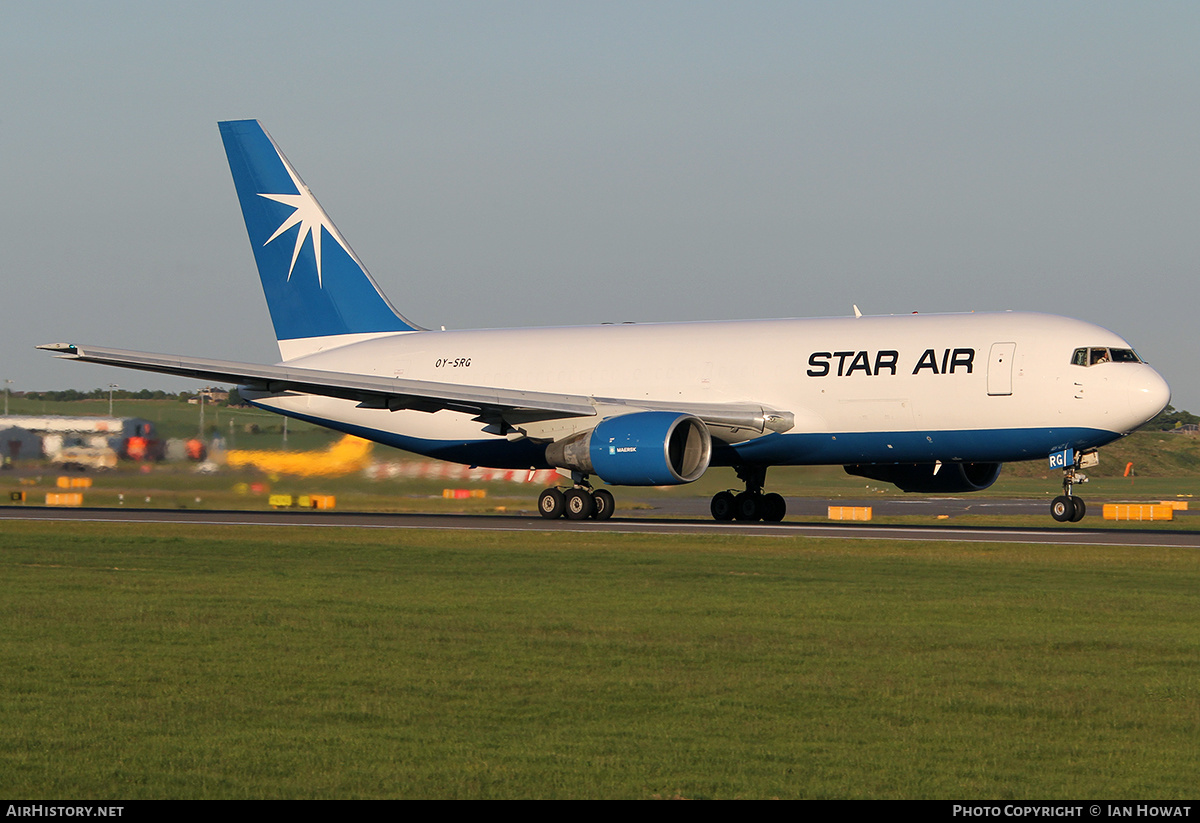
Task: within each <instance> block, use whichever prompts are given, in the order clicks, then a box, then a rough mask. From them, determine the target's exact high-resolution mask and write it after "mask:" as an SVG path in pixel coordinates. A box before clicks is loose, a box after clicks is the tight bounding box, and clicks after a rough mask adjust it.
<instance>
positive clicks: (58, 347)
mask: <svg viewBox="0 0 1200 823" xmlns="http://www.w3.org/2000/svg"><path fill="white" fill-rule="evenodd" d="M37 348H39V349H41V350H42V351H53V352H58V353H59V354H78V353H79V349H78V348H76V347H75V344H74V343H43V344H42V345H40V346H38V347H37Z"/></svg>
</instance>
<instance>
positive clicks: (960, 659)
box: [0, 522, 1200, 799]
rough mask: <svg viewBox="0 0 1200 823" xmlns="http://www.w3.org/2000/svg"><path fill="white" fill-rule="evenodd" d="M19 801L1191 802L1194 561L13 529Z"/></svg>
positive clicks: (3, 770) (10, 688)
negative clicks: (660, 799) (771, 799)
mask: <svg viewBox="0 0 1200 823" xmlns="http://www.w3.org/2000/svg"><path fill="white" fill-rule="evenodd" d="M0 546H2V549H0V563H2V565H0V568H2V569H3V571H2V572H0V574H2V578H0V581H2V583H3V587H4V593H5V594H4V597H3V598H2V599H0V625H3V626H4V632H3V634H2V635H0V701H2V703H3V707H2V709H0V794H3V796H5V797H8V798H15V797H26V798H64V797H70V798H80V799H83V798H98V799H103V798H121V799H132V798H143V797H146V798H154V797H233V798H244V797H470V798H494V797H565V798H576V797H629V798H648V797H676V796H679V797H689V798H701V797H708V798H732V797H755V798H757V797H787V798H806V797H875V798H902V797H945V798H1072V799H1079V798H1113V797H1121V798H1156V799H1165V798H1183V799H1186V798H1192V797H1194V796H1195V791H1196V785H1197V775H1198V774H1200V746H1197V744H1196V741H1197V739H1200V621H1197V620H1196V607H1197V591H1198V588H1200V587H1198V584H1200V555H1198V554H1197V552H1196V551H1195V550H1194V549H1181V550H1169V549H1153V550H1151V549H1116V548H1094V547H1091V548H1074V547H1072V548H1058V547H1055V548H1050V547H1037V548H1032V547H1020V546H996V545H970V546H967V545H963V544H930V545H920V544H903V545H900V544H886V543H882V542H873V541H870V540H863V541H821V540H804V541H794V540H779V539H768V538H727V537H719V536H713V537H701V538H682V537H679V538H676V537H652V538H651V537H638V536H632V535H616V536H600V535H585V534H570V535H567V534H560V535H553V534H551V535H538V534H530V535H511V534H501V533H479V532H472V533H469V534H463V533H432V532H420V531H368V530H343V529H329V530H326V529H295V528H255V529H244V528H242V529H239V528H236V527H209V528H199V527H161V526H141V525H139V526H132V525H130V526H126V525H100V524H96V525H85V524H80V525H63V524H53V525H51V524H35V523H17V522H5V523H2V524H0Z"/></svg>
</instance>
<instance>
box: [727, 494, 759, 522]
mask: <svg viewBox="0 0 1200 823" xmlns="http://www.w3.org/2000/svg"><path fill="white" fill-rule="evenodd" d="M762 514H763V502H762V495H761V494H756V493H754V492H742V493H741V494H739V495H738V496H737V497H735V498H733V516H734V517H735V518H737V519H738V520H751V521H753V520H761V519H762Z"/></svg>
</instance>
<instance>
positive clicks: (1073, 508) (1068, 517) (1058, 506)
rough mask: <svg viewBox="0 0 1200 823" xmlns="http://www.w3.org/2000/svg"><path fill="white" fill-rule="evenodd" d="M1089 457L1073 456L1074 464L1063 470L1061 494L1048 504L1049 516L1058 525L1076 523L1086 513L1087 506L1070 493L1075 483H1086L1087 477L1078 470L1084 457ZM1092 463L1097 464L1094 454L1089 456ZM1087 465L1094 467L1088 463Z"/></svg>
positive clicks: (1082, 455)
mask: <svg viewBox="0 0 1200 823" xmlns="http://www.w3.org/2000/svg"><path fill="white" fill-rule="evenodd" d="M1087 456H1089V455H1084V454H1075V455H1074V456H1073V460H1074V462H1072V463H1071V465H1069V466H1067V467H1066V468H1064V469H1063V482H1062V484H1063V493H1062V494H1060V495H1059V496H1058V497H1056V498H1054V500H1052V501H1051V503H1050V516H1051V517H1053V518H1054V519H1055V520H1057V521H1058V522H1059V523H1078V522H1079V521H1080V520H1082V519H1083V516H1084V514H1086V513H1087V506H1086V505H1085V504H1084V502H1083V498H1082V497H1076V496H1075V495H1074V494H1072V492H1073V491H1074V485H1075V484H1076V483H1086V482H1087V480H1088V479H1087V475H1086V474H1084V473H1083V472H1081V471H1080V470H1079V469H1080V467H1081V466H1082V464H1083V459H1084V457H1087ZM1090 457H1091V458H1092V460H1093V461H1095V462H1098V459H1097V458H1096V456H1095V453H1092V454H1091V455H1090ZM1089 465H1094V462H1090V463H1089Z"/></svg>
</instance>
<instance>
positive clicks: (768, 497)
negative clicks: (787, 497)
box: [762, 492, 787, 523]
mask: <svg viewBox="0 0 1200 823" xmlns="http://www.w3.org/2000/svg"><path fill="white" fill-rule="evenodd" d="M786 514H787V503H786V502H784V499H783V495H780V494H775V493H774V492H772V493H771V494H765V495H763V499H762V519H763V520H764V521H766V522H767V523H778V522H779V521H780V520H782V519H783V517H784V515H786Z"/></svg>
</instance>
